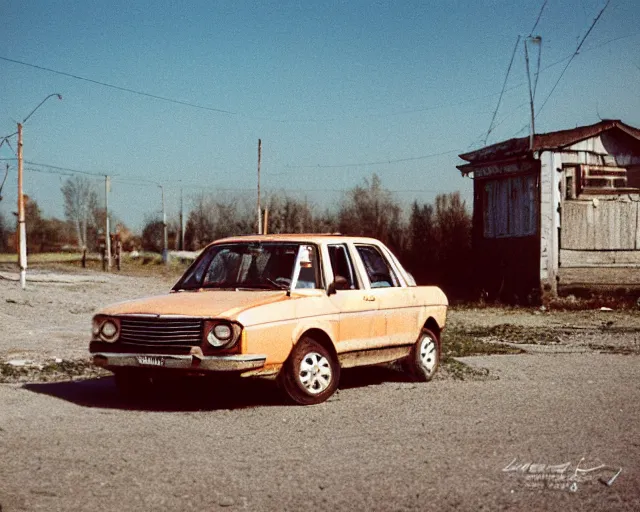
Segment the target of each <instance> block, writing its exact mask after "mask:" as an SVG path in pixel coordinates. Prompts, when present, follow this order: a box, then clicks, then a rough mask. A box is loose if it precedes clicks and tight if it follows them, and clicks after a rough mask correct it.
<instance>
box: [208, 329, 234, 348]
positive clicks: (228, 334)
mask: <svg viewBox="0 0 640 512" xmlns="http://www.w3.org/2000/svg"><path fill="white" fill-rule="evenodd" d="M233 339H234V331H233V327H232V326H231V325H230V324H227V323H218V324H215V325H213V327H212V328H211V329H210V330H209V332H208V333H207V342H208V343H209V344H210V345H211V346H212V347H215V348H221V347H224V346H226V345H229V344H230V343H231V342H232V341H233Z"/></svg>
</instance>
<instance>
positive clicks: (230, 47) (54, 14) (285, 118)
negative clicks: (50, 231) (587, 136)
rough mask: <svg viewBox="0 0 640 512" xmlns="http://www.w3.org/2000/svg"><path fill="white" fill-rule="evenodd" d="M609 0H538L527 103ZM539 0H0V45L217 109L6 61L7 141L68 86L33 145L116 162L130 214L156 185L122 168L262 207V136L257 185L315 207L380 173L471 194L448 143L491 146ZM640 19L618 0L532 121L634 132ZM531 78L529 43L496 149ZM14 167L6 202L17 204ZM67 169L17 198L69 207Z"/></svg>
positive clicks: (152, 203)
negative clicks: (535, 75) (537, 69)
mask: <svg viewBox="0 0 640 512" xmlns="http://www.w3.org/2000/svg"><path fill="white" fill-rule="evenodd" d="M605 3H606V0H548V2H547V4H546V6H545V9H544V11H543V13H542V16H541V19H540V22H539V23H538V26H537V27H536V30H535V34H537V35H540V36H541V37H542V46H541V48H542V54H541V68H542V70H543V71H542V72H541V73H540V77H539V82H538V88H537V93H536V103H537V105H538V107H539V106H540V105H541V104H542V102H543V101H544V100H545V99H546V98H547V96H548V94H549V92H550V91H551V89H552V87H553V86H554V84H555V83H556V81H557V79H558V77H559V76H560V73H561V72H562V69H563V68H564V66H565V65H566V62H567V60H562V59H567V58H568V57H569V56H570V55H571V54H572V53H573V52H574V51H575V50H576V47H577V45H578V43H579V41H580V40H581V38H582V37H583V36H584V34H585V33H586V31H587V29H588V28H589V26H590V24H591V22H592V21H593V19H594V18H595V16H596V15H597V14H598V12H599V11H600V9H602V7H603V6H604V4H605ZM542 4H543V0H536V1H532V0H531V1H530V0H526V1H525V0H522V1H517V0H515V1H514V0H504V1H503V0H485V1H473V2H472V1H466V2H465V1H459V0H434V1H431V2H414V1H406V2H402V1H395V2H362V1H357V0H356V1H353V0H351V1H334V2H316V3H312V2H302V1H299V2H289V1H275V2H269V1H264V2H259V3H255V4H253V3H248V2H241V1H197V2H174V1H173V2H165V1H147V2H135V1H130V0H129V1H126V2H125V1H111V2H102V1H91V0H82V1H58V2H45V1H21V2H18V1H7V0H4V1H0V34H2V36H1V37H2V42H3V44H2V45H1V46H0V57H4V58H8V59H12V60H17V61H22V62H25V63H29V64H33V65H37V66H41V67H46V68H50V69H54V70H58V71H61V72H64V73H69V74H74V75H77V76H81V77H85V78H88V79H91V80H95V81H99V82H105V83H109V84H113V85H116V86H119V87H122V88H128V89H133V90H137V91H141V92H145V93H149V94H152V95H157V96H163V97H166V98H171V99H175V100H179V101H184V102H187V103H192V104H196V105H199V106H203V107H208V108H210V109H214V110H207V109H202V108H194V107H189V106H185V105H179V104H176V103H171V102H166V101H161V100H158V99H154V98H150V97H147V96H142V95H137V94H132V93H129V92H125V91H121V90H116V89H113V88H108V87H104V86H101V85H97V84H94V83H89V82H87V81H83V80H78V79H74V78H71V77H67V76H62V75H59V74H54V73H51V72H47V71H43V70H39V69H35V68H32V67H28V66H25V65H21V64H17V63H14V62H8V61H5V60H0V76H1V77H2V78H1V79H0V136H1V135H6V134H10V133H12V132H14V131H15V122H16V121H18V120H21V119H23V118H24V117H25V116H26V115H27V114H28V113H29V112H30V111H31V110H32V109H33V108H34V107H35V106H36V105H38V103H39V102H40V101H42V99H43V98H44V97H46V96H47V95H49V94H51V93H54V92H55V93H60V94H62V96H63V101H58V100H56V99H55V98H52V99H50V100H48V101H47V102H46V103H45V104H44V105H43V106H42V107H41V108H40V109H39V110H38V111H37V112H36V113H35V114H34V115H33V117H31V118H30V119H29V120H28V122H27V123H26V124H25V127H24V155H25V159H26V160H29V161H32V162H38V163H46V164H50V165H55V166H59V167H67V168H72V169H78V170H84V171H88V172H93V173H99V174H110V175H114V178H113V186H112V193H111V195H110V197H109V202H110V207H111V209H112V211H113V212H114V213H115V215H117V216H118V217H119V218H120V219H122V220H123V221H124V222H125V223H126V224H127V225H129V226H131V227H133V228H139V227H140V226H141V225H142V221H143V219H144V217H145V216H146V215H154V214H156V213H157V212H158V211H159V210H160V204H161V203H160V190H159V188H158V187H155V186H154V185H152V184H144V183H138V184H136V183H133V182H132V180H150V181H154V182H159V183H162V184H163V185H164V186H165V190H166V196H167V211H168V214H169V216H170V217H171V216H175V215H176V214H177V208H178V200H179V199H178V198H179V190H180V187H183V189H184V195H185V202H186V203H187V205H188V203H189V197H190V196H192V195H193V194H196V193H200V192H204V193H207V194H211V195H212V196H214V197H223V198H229V197H238V198H244V200H246V201H249V202H250V204H251V202H254V201H255V192H253V191H254V190H255V187H256V166H257V141H258V139H259V138H261V139H262V146H263V150H262V178H263V179H262V186H263V189H266V190H267V191H272V192H277V191H280V190H287V191H289V192H288V193H289V194H291V195H293V196H295V197H300V198H305V197H306V198H307V199H308V200H309V201H310V202H311V203H313V204H315V205H316V206H317V208H318V210H319V211H320V210H322V209H324V208H326V207H329V208H331V207H333V206H335V205H336V204H337V203H338V201H339V200H340V197H341V192H340V191H341V190H346V189H349V188H352V187H354V186H355V185H358V184H361V183H362V181H363V179H364V178H365V177H369V176H371V174H372V173H374V172H375V173H377V174H378V175H379V176H380V177H381V179H382V182H383V184H384V186H385V187H387V188H388V189H390V190H392V191H395V194H396V197H397V198H398V200H399V201H401V202H402V203H403V204H409V203H410V202H411V201H413V200H414V199H417V200H418V201H420V202H431V201H433V199H434V197H435V195H436V194H438V193H446V192H451V191H456V190H459V191H461V193H462V194H463V196H464V197H465V198H466V199H467V201H468V203H469V206H471V189H472V184H471V180H469V179H465V178H462V177H460V174H459V172H458V171H457V169H456V168H455V165H456V164H457V163H459V159H458V157H457V154H458V153H459V152H464V151H468V150H470V149H474V148H477V147H480V146H482V145H483V141H484V138H485V136H486V132H487V129H488V128H489V123H490V121H491V117H492V114H493V111H494V109H495V108H496V104H497V101H498V96H499V93H500V90H501V88H502V83H503V80H504V77H505V73H506V70H507V66H508V64H509V60H510V58H511V53H512V51H513V46H514V43H515V41H516V38H517V36H518V35H522V36H527V35H529V34H530V33H531V29H532V27H533V25H534V23H535V21H536V18H537V16H538V13H539V12H540V8H541V6H542ZM639 27H640V2H638V1H637V0H611V3H610V5H609V6H608V7H607V9H606V10H605V12H604V14H603V16H602V18H601V19H600V20H599V22H598V23H597V24H596V26H595V28H594V29H593V31H592V32H591V34H590V35H589V37H588V39H587V40H586V42H585V44H584V46H583V48H582V50H581V52H580V54H579V55H578V56H577V57H576V58H575V59H574V60H573V61H572V63H571V65H570V67H569V68H568V69H567V71H566V73H565V74H564V76H563V77H562V79H561V81H560V82H559V84H558V86H557V88H556V89H555V91H554V92H553V94H552V95H551V96H550V97H549V100H548V102H547V103H546V105H545V107H544V109H543V110H542V111H541V112H540V114H539V115H538V117H537V120H536V129H537V131H540V132H544V131H553V130H559V129H565V128H571V127H574V126H576V125H581V124H590V123H594V122H597V121H598V120H599V118H600V117H601V118H618V119H622V120H623V121H625V122H627V123H629V124H632V125H634V126H640V94H638V90H640V88H639V85H640V52H639V51H638V48H639V46H640V28H639ZM532 52H533V54H532V55H531V57H532V60H533V65H535V62H536V60H537V53H536V50H535V49H532ZM558 61H561V62H559V63H558ZM525 73H526V72H525V67H524V52H523V49H522V43H521V44H520V46H519V48H518V51H517V53H516V58H515V60H514V64H513V67H512V70H511V73H510V76H509V80H508V84H507V91H506V92H505V95H504V98H503V101H502V104H501V106H500V109H499V111H498V115H497V122H498V123H499V124H498V126H497V127H496V128H495V130H494V131H493V132H492V134H491V135H490V136H489V139H488V143H491V142H496V141H498V140H504V139H508V138H511V137H514V136H524V135H527V134H528V115H529V114H528V112H529V110H528V103H527V101H528V92H527V87H526V74H525ZM215 109H217V110H219V111H217V110H215ZM13 142H14V144H13V146H14V148H15V139H14V140H13ZM443 153H445V154H443ZM430 155H439V156H430ZM12 157H15V155H14V154H13V153H12V152H11V150H10V149H9V148H7V147H6V146H3V147H2V148H1V149H0V158H12ZM423 157H424V158H423ZM380 162H383V163H380ZM8 163H9V164H10V165H11V166H12V171H11V172H10V174H9V178H8V180H7V183H6V185H5V188H4V190H3V191H2V195H3V196H4V199H3V200H2V202H1V203H0V212H3V213H4V214H5V216H9V215H10V213H9V212H11V211H15V203H16V173H15V167H16V166H15V162H12V161H9V162H8ZM1 164H2V167H3V168H4V164H5V162H4V161H3V162H1ZM27 167H29V166H27ZM3 175H4V173H3ZM65 179H66V176H60V175H56V174H48V173H44V172H35V171H26V173H25V192H26V193H27V194H29V195H30V196H32V197H33V198H35V199H36V200H37V201H38V203H39V205H40V206H41V208H42V209H43V211H44V213H45V214H46V215H52V216H58V217H61V218H62V217H63V206H62V194H61V193H60V187H61V186H62V183H63V181H64V180H65ZM125 181H126V182H125ZM96 183H97V185H98V186H101V187H102V185H101V184H100V182H99V180H97V181H96ZM229 189H233V190H229ZM102 190H103V188H100V191H101V193H102Z"/></svg>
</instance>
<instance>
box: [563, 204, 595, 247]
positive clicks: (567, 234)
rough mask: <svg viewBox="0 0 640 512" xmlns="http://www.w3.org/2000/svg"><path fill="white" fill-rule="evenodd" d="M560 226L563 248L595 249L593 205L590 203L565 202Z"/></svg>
mask: <svg viewBox="0 0 640 512" xmlns="http://www.w3.org/2000/svg"><path fill="white" fill-rule="evenodd" d="M560 226H561V228H562V229H561V236H562V239H561V241H560V246H561V247H562V248H564V249H595V236H594V233H593V205H592V204H591V202H590V201H564V203H563V204H562V218H561V220H560Z"/></svg>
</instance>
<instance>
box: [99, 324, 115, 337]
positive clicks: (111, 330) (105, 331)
mask: <svg viewBox="0 0 640 512" xmlns="http://www.w3.org/2000/svg"><path fill="white" fill-rule="evenodd" d="M100 334H101V335H102V337H103V338H105V339H108V340H111V339H113V338H114V337H115V335H116V334H118V326H117V325H116V324H114V323H113V322H112V321H111V320H107V321H106V322H105V323H103V324H102V328H101V329H100Z"/></svg>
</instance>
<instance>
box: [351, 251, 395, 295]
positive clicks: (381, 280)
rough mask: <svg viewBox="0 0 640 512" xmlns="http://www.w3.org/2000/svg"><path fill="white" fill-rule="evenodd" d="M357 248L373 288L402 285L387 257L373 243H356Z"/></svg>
mask: <svg viewBox="0 0 640 512" xmlns="http://www.w3.org/2000/svg"><path fill="white" fill-rule="evenodd" d="M356 249H357V251H358V254H359V255H360V258H361V259H362V263H364V268H365V270H366V271H367V275H368V276H369V282H370V283H371V288H387V287H390V286H400V282H399V281H398V278H397V277H396V275H395V273H394V272H393V270H392V269H391V265H389V263H388V262H387V260H386V258H385V257H384V256H383V255H382V253H381V252H380V251H379V250H378V248H377V247H374V246H372V245H356Z"/></svg>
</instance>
